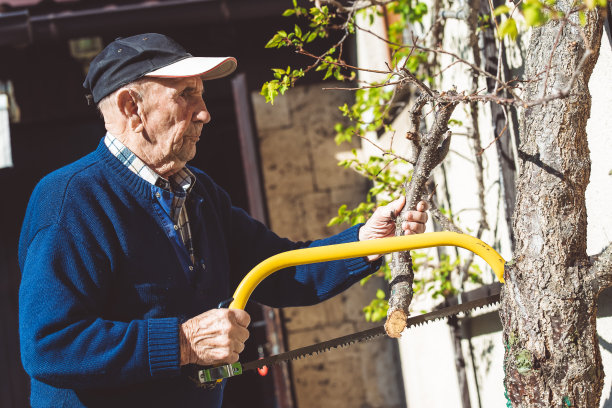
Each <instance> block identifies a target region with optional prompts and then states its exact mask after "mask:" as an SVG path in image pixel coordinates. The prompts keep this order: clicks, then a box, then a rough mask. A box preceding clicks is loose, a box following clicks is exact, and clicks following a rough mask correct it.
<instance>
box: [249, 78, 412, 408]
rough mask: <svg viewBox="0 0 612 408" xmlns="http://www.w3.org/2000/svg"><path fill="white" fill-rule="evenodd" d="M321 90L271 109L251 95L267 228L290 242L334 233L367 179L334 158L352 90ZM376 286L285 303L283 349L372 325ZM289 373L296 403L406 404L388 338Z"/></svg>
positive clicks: (365, 407)
mask: <svg viewBox="0 0 612 408" xmlns="http://www.w3.org/2000/svg"><path fill="white" fill-rule="evenodd" d="M321 88H322V86H321V85H311V86H304V87H297V88H295V89H291V90H290V91H288V92H287V94H286V95H285V96H282V97H279V98H278V99H277V100H276V101H275V103H274V105H273V106H272V105H269V104H265V103H264V100H263V97H262V96H260V95H258V94H255V93H254V94H253V95H252V100H253V105H254V112H255V120H256V125H257V131H258V135H259V148H260V153H261V163H262V173H263V178H264V186H265V193H266V200H267V205H268V213H269V222H270V226H271V228H272V230H274V231H275V232H276V233H277V234H279V235H281V236H284V237H288V238H291V239H293V240H307V239H316V238H322V237H324V236H329V235H331V234H333V233H335V232H338V231H339V230H340V229H339V227H334V228H329V227H326V224H327V222H328V221H329V220H330V219H331V218H332V217H333V216H334V215H336V214H337V209H338V207H339V206H340V205H341V204H347V205H349V206H351V205H355V204H356V203H358V202H360V201H361V200H362V199H363V197H365V192H366V191H367V183H366V181H365V179H364V178H362V177H361V176H359V175H357V174H356V173H354V172H353V171H352V170H346V169H343V168H341V167H338V166H337V161H338V160H337V159H336V158H335V154H336V153H338V152H341V151H346V150H348V149H350V147H349V146H348V145H346V144H344V145H342V146H337V145H336V143H335V142H334V132H333V127H334V124H335V123H336V122H338V121H340V120H341V119H342V117H341V114H340V111H339V110H338V108H337V107H338V106H340V105H342V104H343V103H345V102H346V103H351V98H352V97H353V95H352V94H351V93H349V92H345V91H322V90H321ZM357 146H358V145H357V144H356V145H355V147H357ZM378 287H386V283H384V282H381V280H380V279H379V278H374V279H372V280H371V281H370V282H369V283H368V285H366V286H365V287H361V286H360V285H355V286H353V287H352V288H350V289H349V290H347V291H346V292H344V293H342V294H341V295H339V296H336V297H335V298H333V299H330V300H328V301H326V302H323V303H321V304H319V305H316V306H310V307H305V308H286V309H285V310H284V317H285V325H286V329H287V342H288V347H289V348H290V349H294V348H296V347H301V346H305V345H309V344H312V343H315V342H319V341H324V340H328V339H331V338H334V337H337V336H341V335H345V334H350V333H353V332H355V331H358V330H364V329H366V328H369V327H372V326H373V324H369V323H366V322H365V320H364V318H363V314H362V313H361V309H362V308H363V307H364V306H365V305H367V304H368V303H369V302H370V300H371V299H373V297H374V294H375V292H376V289H377V288H378ZM292 375H293V382H294V389H295V394H296V395H295V397H296V403H297V406H298V407H299V408H309V407H321V408H326V407H335V408H344V407H346V408H355V407H361V408H378V407H380V408H383V407H384V408H393V407H403V406H405V403H404V391H403V386H402V378H401V372H400V368H399V354H398V350H397V344H396V342H395V341H393V340H391V339H389V338H386V337H381V338H379V339H377V340H374V341H371V342H368V343H361V344H357V345H353V346H351V347H348V348H343V349H337V350H332V351H329V352H327V353H323V354H320V355H318V356H313V357H309V358H306V359H301V360H298V361H294V362H293V363H292Z"/></svg>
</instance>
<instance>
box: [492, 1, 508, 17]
mask: <svg viewBox="0 0 612 408" xmlns="http://www.w3.org/2000/svg"><path fill="white" fill-rule="evenodd" d="M507 13H510V7H508V6H506V5H505V4H503V5H501V6H499V7H496V8H495V11H494V12H493V15H494V16H495V17H497V16H500V15H502V14H507Z"/></svg>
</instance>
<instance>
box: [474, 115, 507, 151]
mask: <svg viewBox="0 0 612 408" xmlns="http://www.w3.org/2000/svg"><path fill="white" fill-rule="evenodd" d="M507 129H508V122H506V124H505V125H504V128H503V129H502V131H501V132H500V133H499V136H497V137H496V138H495V139H493V141H492V142H491V143H489V144H488V145H487V147H485V148H483V149H481V150H480V151H479V152H477V153H476V154H477V155H478V156H480V155H482V154H483V153H484V152H485V150H487V149H488V148H489V147H491V146H493V144H494V143H495V142H497V141H498V140H499V139H500V138H501V137H502V136H503V135H504V133H506V130H507Z"/></svg>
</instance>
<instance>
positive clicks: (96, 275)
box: [19, 225, 179, 388]
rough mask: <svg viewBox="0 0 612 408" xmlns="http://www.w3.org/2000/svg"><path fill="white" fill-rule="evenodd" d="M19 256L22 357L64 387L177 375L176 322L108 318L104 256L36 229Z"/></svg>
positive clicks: (57, 232)
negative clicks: (106, 311) (124, 320)
mask: <svg viewBox="0 0 612 408" xmlns="http://www.w3.org/2000/svg"><path fill="white" fill-rule="evenodd" d="M23 255H24V256H23V258H22V260H21V269H22V281H21V286H20V291H19V329H20V336H21V339H20V340H21V357H22V362H23V365H24V368H25V370H26V371H27V372H28V374H30V375H31V376H32V377H33V378H35V379H37V380H39V381H42V382H44V383H47V384H50V385H52V386H55V387H62V388H97V387H109V386H119V385H121V386H125V385H126V384H130V383H136V382H142V381H145V380H147V379H151V378H160V377H166V376H172V375H177V374H178V373H179V343H178V319H176V318H153V319H143V320H133V321H128V322H123V321H113V320H112V319H106V318H105V313H104V306H105V305H108V304H109V303H110V302H113V299H112V296H111V295H110V293H111V292H110V291H109V290H107V288H108V285H109V280H110V279H111V278H110V277H109V275H110V270H111V268H110V265H109V261H108V260H107V259H105V258H104V257H103V256H101V255H100V254H98V253H97V252H96V251H95V250H92V248H88V247H87V245H85V244H84V243H83V242H81V241H80V240H79V239H78V237H74V236H70V234H69V233H68V232H66V231H65V230H64V229H63V228H61V227H60V226H57V225H52V226H49V227H45V228H43V229H41V230H40V231H39V232H38V233H37V234H36V235H35V236H34V237H33V239H32V240H31V242H30V244H29V245H28V246H27V250H26V252H25V254H23Z"/></svg>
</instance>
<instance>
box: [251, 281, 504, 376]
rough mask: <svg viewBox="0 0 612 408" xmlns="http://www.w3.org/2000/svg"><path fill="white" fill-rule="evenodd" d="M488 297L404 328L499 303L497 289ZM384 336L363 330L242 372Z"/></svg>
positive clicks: (409, 321) (418, 319)
mask: <svg viewBox="0 0 612 408" xmlns="http://www.w3.org/2000/svg"><path fill="white" fill-rule="evenodd" d="M496 292H497V293H494V294H492V295H490V296H487V297H483V298H480V299H475V300H471V301H468V302H464V303H460V304H457V305H454V306H450V307H445V308H442V309H438V310H435V311H433V312H430V313H426V314H422V315H419V316H414V317H410V318H408V319H407V320H406V328H408V327H412V326H418V325H421V324H423V323H428V322H431V321H434V320H438V319H443V318H446V317H449V316H453V315H456V314H459V313H462V312H469V311H471V310H474V309H477V308H480V307H483V306H487V305H492V304H495V303H497V302H498V301H499V289H497V290H496ZM383 334H385V326H384V325H381V326H377V327H374V328H371V329H367V330H363V331H360V332H357V333H353V334H349V335H346V336H342V337H337V338H335V339H332V340H327V341H324V342H321V343H317V344H312V345H310V346H306V347H301V348H298V349H295V350H291V351H287V352H284V353H280V354H276V355H273V356H268V357H263V358H261V359H259V360H255V361H249V362H248V363H244V364H242V371H247V370H253V369H256V368H262V367H263V366H270V365H273V364H278V363H282V362H283V361H288V360H296V359H299V358H302V357H306V356H311V355H313V354H319V353H322V352H325V351H327V350H331V349H333V348H337V347H344V346H348V345H350V344H353V343H356V342H364V341H369V340H372V339H374V338H376V337H378V336H380V335H383Z"/></svg>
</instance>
